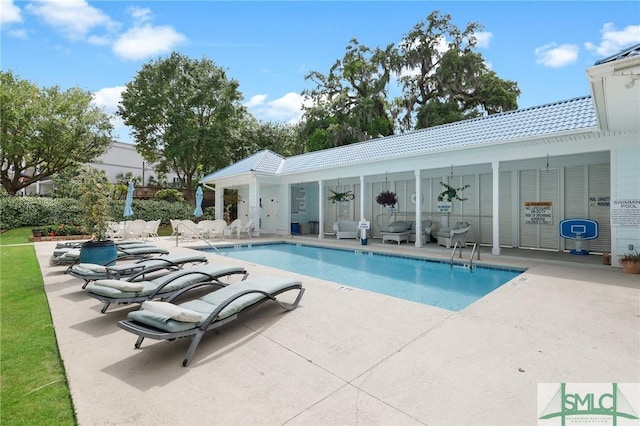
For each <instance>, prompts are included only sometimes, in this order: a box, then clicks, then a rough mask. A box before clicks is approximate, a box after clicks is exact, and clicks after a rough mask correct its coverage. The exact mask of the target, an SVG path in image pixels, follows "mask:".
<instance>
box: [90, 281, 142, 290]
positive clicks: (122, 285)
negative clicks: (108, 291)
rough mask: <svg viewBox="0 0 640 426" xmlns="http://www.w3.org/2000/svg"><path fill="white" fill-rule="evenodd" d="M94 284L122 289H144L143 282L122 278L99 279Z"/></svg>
mask: <svg viewBox="0 0 640 426" xmlns="http://www.w3.org/2000/svg"><path fill="white" fill-rule="evenodd" d="M94 285H96V286H100V287H108V288H113V289H116V290H120V291H133V292H138V291H142V290H143V289H144V285H142V283H139V282H131V281H122V280H97V281H96V282H95V284H94Z"/></svg>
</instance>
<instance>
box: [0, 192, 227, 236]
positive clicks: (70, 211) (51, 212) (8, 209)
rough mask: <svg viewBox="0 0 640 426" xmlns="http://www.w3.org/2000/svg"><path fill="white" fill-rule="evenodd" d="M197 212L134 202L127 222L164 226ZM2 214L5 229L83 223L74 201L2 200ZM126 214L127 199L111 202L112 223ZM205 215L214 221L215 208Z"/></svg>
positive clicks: (181, 205)
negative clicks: (144, 221) (153, 222)
mask: <svg viewBox="0 0 640 426" xmlns="http://www.w3.org/2000/svg"><path fill="white" fill-rule="evenodd" d="M194 209H195V205H194V204H193V203H187V202H168V201H158V200H133V211H134V215H133V216H131V217H129V218H127V220H133V219H143V220H157V219H160V220H161V223H162V224H163V225H168V224H169V219H193V210H194ZM0 211H1V212H2V214H1V215H0V227H1V228H2V229H13V228H19V227H22V226H29V227H43V228H44V230H45V231H48V230H49V226H51V227H52V228H58V226H60V225H64V226H67V225H78V224H81V223H83V216H82V212H81V206H80V202H79V201H78V200H77V199H74V198H48V197H14V196H10V197H0ZM123 212H124V200H113V199H111V200H109V206H108V216H109V217H110V218H111V219H112V220H115V221H121V220H124V216H123ZM204 212H205V215H204V216H203V217H202V219H213V218H214V212H215V208H214V207H209V208H206V209H204ZM63 232H66V231H63ZM68 232H71V231H68ZM67 235H73V234H67Z"/></svg>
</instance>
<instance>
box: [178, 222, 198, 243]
mask: <svg viewBox="0 0 640 426" xmlns="http://www.w3.org/2000/svg"><path fill="white" fill-rule="evenodd" d="M178 232H180V239H181V240H197V239H198V238H200V230H199V228H198V225H197V224H196V223H195V222H194V221H192V220H190V219H184V220H181V221H180V224H179V225H178Z"/></svg>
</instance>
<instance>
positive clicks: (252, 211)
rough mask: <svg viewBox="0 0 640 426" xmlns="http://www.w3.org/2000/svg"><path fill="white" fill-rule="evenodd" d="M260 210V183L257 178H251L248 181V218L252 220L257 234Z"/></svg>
mask: <svg viewBox="0 0 640 426" xmlns="http://www.w3.org/2000/svg"><path fill="white" fill-rule="evenodd" d="M260 210H261V209H260V184H259V183H258V181H257V179H253V180H252V181H251V182H250V183H249V218H251V219H252V220H253V224H254V226H255V228H254V232H255V233H256V234H257V235H260V228H261V227H262V223H261V222H260V213H261V211H260Z"/></svg>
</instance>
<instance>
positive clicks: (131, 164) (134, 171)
mask: <svg viewBox="0 0 640 426" xmlns="http://www.w3.org/2000/svg"><path fill="white" fill-rule="evenodd" d="M91 165H92V166H93V167H95V168H96V169H98V170H104V171H105V172H106V174H107V177H108V178H109V182H111V183H116V182H118V179H117V176H118V175H119V174H123V175H126V174H127V173H131V175H132V176H133V177H140V178H141V181H142V182H143V183H144V185H145V186H146V185H148V184H149V179H150V178H153V179H154V180H156V181H157V179H158V176H157V174H156V172H155V171H154V170H153V164H150V163H149V162H147V161H145V160H144V158H142V155H140V154H139V153H138V151H136V147H135V145H132V144H128V143H123V142H112V143H111V145H110V146H109V148H108V149H107V151H106V152H105V153H104V154H102V155H101V156H100V157H98V158H97V159H96V161H94V162H93V163H91ZM166 179H167V181H168V183H169V184H172V183H176V182H177V181H178V177H177V175H176V174H175V173H170V174H169V175H167V178H166ZM52 189H53V182H52V181H51V180H49V179H46V180H42V181H38V182H36V183H34V184H33V185H30V186H28V187H26V188H23V189H22V190H21V191H20V192H19V194H21V195H45V194H47V193H48V192H49V191H51V190H52Z"/></svg>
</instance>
